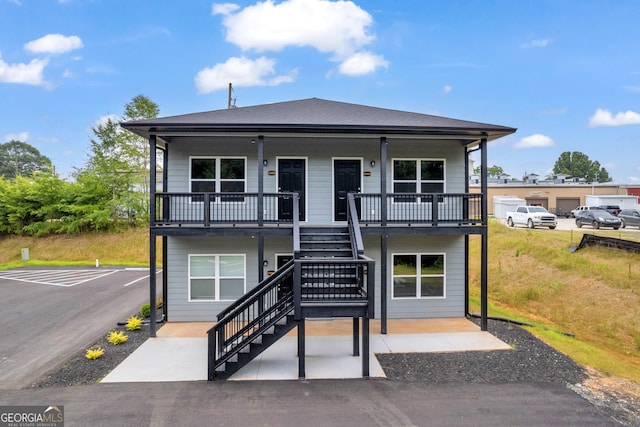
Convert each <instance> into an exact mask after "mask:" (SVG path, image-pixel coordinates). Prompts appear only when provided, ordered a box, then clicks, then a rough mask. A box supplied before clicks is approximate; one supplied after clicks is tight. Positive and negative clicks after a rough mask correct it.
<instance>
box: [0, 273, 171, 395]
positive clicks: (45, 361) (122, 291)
mask: <svg viewBox="0 0 640 427" xmlns="http://www.w3.org/2000/svg"><path fill="white" fill-rule="evenodd" d="M148 274H149V270H148V269H125V268H109V267H101V268H90V267H84V268H50V267H47V268H20V269H13V270H6V271H0V325H2V339H1V340H0V389H17V388H23V387H28V386H29V385H31V384H32V383H33V382H34V381H35V380H37V379H38V378H39V377H40V376H42V375H43V374H45V373H46V372H48V371H50V370H52V369H54V368H55V367H57V366H59V365H60V364H61V363H63V362H64V361H65V360H66V359H67V358H68V357H69V356H70V355H72V354H75V353H76V352H77V349H78V348H85V347H89V346H90V345H91V344H93V342H94V341H95V340H96V338H97V337H99V336H100V335H101V334H103V333H104V332H105V328H109V325H113V326H114V327H115V326H116V324H117V322H119V321H123V320H126V318H127V317H128V316H130V315H131V314H133V313H135V312H137V311H138V310H139V309H140V306H141V305H142V304H145V303H147V302H149V291H148V289H149V278H148ZM157 279H158V281H161V279H162V277H161V275H160V274H159V275H158V276H157ZM158 288H159V289H161V284H158Z"/></svg>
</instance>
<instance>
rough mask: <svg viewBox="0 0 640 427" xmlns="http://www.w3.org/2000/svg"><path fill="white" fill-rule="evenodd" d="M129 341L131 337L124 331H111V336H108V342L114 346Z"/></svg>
mask: <svg viewBox="0 0 640 427" xmlns="http://www.w3.org/2000/svg"><path fill="white" fill-rule="evenodd" d="M127 339H129V337H128V336H126V335H125V334H124V332H123V331H111V332H109V336H107V341H109V342H110V343H111V344H113V345H118V344H122V343H123V342H125V341H126V340H127Z"/></svg>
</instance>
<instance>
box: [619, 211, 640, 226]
mask: <svg viewBox="0 0 640 427" xmlns="http://www.w3.org/2000/svg"><path fill="white" fill-rule="evenodd" d="M618 218H620V221H622V227H626V226H627V225H629V226H631V225H635V226H636V227H638V228H640V210H638V209H623V210H621V211H620V213H619V214H618Z"/></svg>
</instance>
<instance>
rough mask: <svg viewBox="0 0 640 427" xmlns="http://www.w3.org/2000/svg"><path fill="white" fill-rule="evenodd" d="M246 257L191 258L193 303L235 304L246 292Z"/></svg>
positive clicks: (190, 290) (200, 256)
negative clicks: (217, 302) (216, 302)
mask: <svg viewBox="0 0 640 427" xmlns="http://www.w3.org/2000/svg"><path fill="white" fill-rule="evenodd" d="M245 271H246V269H245V256H244V255H189V301H228V300H235V299H237V298H239V297H241V296H242V295H244V292H245V282H246V281H245Z"/></svg>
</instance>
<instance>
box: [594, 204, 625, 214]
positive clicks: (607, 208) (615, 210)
mask: <svg viewBox="0 0 640 427" xmlns="http://www.w3.org/2000/svg"><path fill="white" fill-rule="evenodd" d="M598 209H602V210H603V211H607V212H609V213H610V214H613V215H615V216H618V214H619V213H620V206H618V205H600V206H598Z"/></svg>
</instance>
